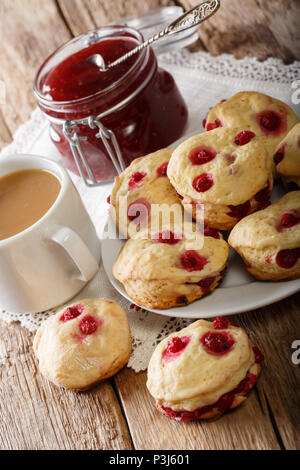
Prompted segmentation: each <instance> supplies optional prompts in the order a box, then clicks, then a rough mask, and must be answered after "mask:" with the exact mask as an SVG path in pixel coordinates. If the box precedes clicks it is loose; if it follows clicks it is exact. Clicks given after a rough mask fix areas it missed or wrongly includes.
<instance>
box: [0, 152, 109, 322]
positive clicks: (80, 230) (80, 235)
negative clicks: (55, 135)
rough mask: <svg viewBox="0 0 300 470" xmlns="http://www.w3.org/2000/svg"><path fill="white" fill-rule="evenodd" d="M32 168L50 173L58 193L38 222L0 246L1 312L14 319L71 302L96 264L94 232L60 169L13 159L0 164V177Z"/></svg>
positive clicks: (31, 158)
mask: <svg viewBox="0 0 300 470" xmlns="http://www.w3.org/2000/svg"><path fill="white" fill-rule="evenodd" d="M32 168H35V169H42V170H46V171H50V172H51V173H53V174H54V175H55V176H56V177H57V178H58V179H59V181H60V184H61V190H60V192H59V195H58V197H57V199H56V201H55V202H54V204H53V205H52V207H51V208H50V209H49V210H48V212H46V214H45V215H44V216H43V217H42V218H41V219H40V220H38V221H37V222H36V223H35V224H33V225H31V226H30V227H28V228H27V229H26V230H24V231H22V232H20V233H17V234H16V235H14V236H12V237H9V238H6V239H4V240H0V308H2V309H5V310H7V311H9V312H14V313H24V312H41V311H44V310H47V309H50V308H53V307H55V306H57V305H60V304H62V303H64V302H66V301H67V300H69V299H71V298H72V297H73V296H74V295H75V294H76V293H77V292H79V291H80V290H81V289H82V288H83V287H84V285H85V284H86V283H87V282H88V281H89V280H90V279H92V277H93V276H94V275H95V274H96V272H97V271H98V267H99V266H98V262H99V259H100V240H99V238H98V237H97V235H96V230H95V227H94V225H93V224H92V221H91V219H90V217H89V215H88V213H87V212H86V209H85V208H84V205H83V203H82V201H81V198H80V196H79V194H78V192H77V190H76V188H75V187H74V185H73V183H72V181H71V179H70V177H69V175H68V173H67V171H66V170H65V169H64V168H63V167H62V166H61V165H60V164H58V163H56V162H54V161H52V160H48V159H46V158H43V157H38V156H34V155H12V156H9V157H6V158H5V159H3V160H1V161H0V177H2V176H4V175H6V174H8V173H12V172H14V171H19V170H25V169H32ZM0 217H1V214H0Z"/></svg>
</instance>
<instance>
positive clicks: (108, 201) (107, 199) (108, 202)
mask: <svg viewBox="0 0 300 470" xmlns="http://www.w3.org/2000/svg"><path fill="white" fill-rule="evenodd" d="M106 202H107V204H110V195H109V196H107V198H106Z"/></svg>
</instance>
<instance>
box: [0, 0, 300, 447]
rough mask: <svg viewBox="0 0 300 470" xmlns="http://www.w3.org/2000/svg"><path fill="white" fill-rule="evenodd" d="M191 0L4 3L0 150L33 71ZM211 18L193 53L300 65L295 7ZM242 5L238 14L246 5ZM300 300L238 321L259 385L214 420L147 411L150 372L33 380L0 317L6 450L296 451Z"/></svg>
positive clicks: (22, 109)
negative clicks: (125, 21)
mask: <svg viewBox="0 0 300 470" xmlns="http://www.w3.org/2000/svg"><path fill="white" fill-rule="evenodd" d="M195 3H197V0H182V1H177V0H174V1H172V0H170V1H169V0H144V1H140V0H113V1H112V0H47V2H40V1H39V0H1V2H0V34H1V36H0V43H1V48H0V63H1V67H0V80H3V81H4V83H5V85H6V103H5V104H4V105H1V104H0V148H1V147H3V146H4V145H6V144H8V143H9V142H10V141H11V139H12V135H13V133H14V132H15V131H16V129H17V128H18V127H19V125H20V124H21V123H22V122H24V121H26V120H27V119H28V117H29V115H30V111H31V110H32V109H33V107H34V106H35V100H34V96H33V93H32V81H33V78H34V75H35V73H36V70H37V67H38V66H39V64H40V63H41V62H42V61H43V59H45V58H46V57H47V56H48V54H49V53H50V52H52V51H53V50H54V49H55V48H56V47H57V46H58V45H60V44H61V43H63V42H65V41H67V40H69V39H70V38H71V37H73V36H74V35H77V34H79V33H81V32H83V31H86V30H87V29H92V28H94V27H95V26H101V25H104V24H105V23H107V22H110V21H113V20H115V19H116V18H120V17H123V16H128V15H134V14H141V13H144V12H147V11H149V10H153V9H155V8H157V7H159V6H161V5H174V4H176V5H179V4H181V5H183V6H184V7H186V8H188V7H190V6H191V5H193V4H195ZM221 3H222V8H221V10H220V11H219V13H218V15H216V16H215V17H214V18H212V19H211V20H209V21H208V22H207V23H204V24H203V25H202V26H201V28H200V29H199V41H198V43H197V44H196V45H194V46H193V48H192V49H193V50H194V49H195V50H196V49H203V50H207V51H209V52H211V53H212V54H215V55H218V54H220V53H222V52H230V53H233V54H235V55H236V57H239V58H240V57H244V56H246V55H251V56H256V57H258V58H259V59H261V60H263V59H265V58H266V57H268V56H275V57H279V58H281V59H283V60H284V61H285V62H292V61H293V60H295V59H298V60H299V59H300V35H299V19H300V3H299V1H297V0H272V2H266V1H263V0H244V1H243V2H241V1H240V0H222V1H221ZM241 3H242V4H243V8H241ZM299 304H300V294H296V295H294V296H293V297H290V298H289V299H285V300H283V301H281V302H278V303H276V304H274V305H271V306H269V307H267V308H263V309H259V310H257V311H254V312H249V313H247V314H243V315H241V316H239V317H235V318H234V321H236V322H238V323H240V324H241V325H242V326H243V327H245V328H247V330H248V331H249V332H250V334H251V337H252V339H253V341H254V342H255V343H256V344H258V345H260V346H261V348H262V350H263V351H264V353H265V356H266V361H265V366H264V368H263V372H262V375H261V378H260V380H259V382H258V385H257V387H256V388H255V390H254V391H252V393H251V394H250V396H249V399H248V400H247V402H246V403H245V404H244V405H243V406H241V407H240V408H238V409H237V410H235V411H233V412H232V413H229V414H228V415H226V416H224V417H223V418H222V419H220V420H219V421H216V422H212V423H205V422H204V423H203V422H197V423H190V424H188V425H182V424H180V423H175V422H171V421H170V420H167V419H166V418H164V417H163V416H161V415H160V414H158V412H156V410H155V408H154V407H153V400H152V398H151V397H150V395H149V393H148V392H147V389H146V387H145V382H146V373H140V374H135V373H134V372H133V371H131V370H129V369H125V370H123V371H122V372H121V373H119V374H118V375H117V376H116V377H115V378H114V379H111V380H109V381H106V382H104V383H103V384H101V385H100V386H99V387H97V388H95V389H94V390H92V391H90V392H88V393H82V394H74V393H71V392H67V391H64V390H60V389H58V388H56V387H54V386H52V385H51V384H49V383H47V382H46V381H45V380H44V379H43V378H42V377H41V376H40V374H39V372H38V368H37V363H36V360H35V358H34V355H33V352H32V348H31V344H32V338H33V335H32V334H31V333H29V332H28V331H27V330H25V329H23V328H21V327H20V326H19V325H18V324H12V325H7V324H6V323H4V322H0V337H1V340H0V379H1V380H0V416H1V418H0V448H1V449H284V448H286V449H296V448H298V449H299V448H300V435H299V422H300V409H299V399H298V396H297V391H298V390H299V382H300V380H299V375H300V371H299V367H300V366H299V365H298V366H297V365H294V364H293V363H292V360H291V355H292V352H293V350H292V348H291V345H292V342H293V341H294V340H296V339H300V330H299Z"/></svg>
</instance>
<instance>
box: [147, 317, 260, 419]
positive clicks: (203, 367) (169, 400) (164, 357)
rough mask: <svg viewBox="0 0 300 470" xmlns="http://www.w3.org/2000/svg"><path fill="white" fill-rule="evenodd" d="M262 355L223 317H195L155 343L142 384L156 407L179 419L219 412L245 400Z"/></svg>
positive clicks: (256, 375) (213, 415) (254, 379)
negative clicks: (146, 378)
mask: <svg viewBox="0 0 300 470" xmlns="http://www.w3.org/2000/svg"><path fill="white" fill-rule="evenodd" d="M262 361H263V355H262V353H261V352H260V351H259V349H258V348H257V347H253V346H252V344H251V343H250V340H249V338H248V335H247V334H246V332H245V331H244V330H242V329H241V328H239V327H238V326H236V325H234V324H232V323H230V322H229V321H228V320H227V319H226V318H224V317H218V318H216V319H215V321H214V322H213V323H212V322H209V321H205V320H198V321H196V322H194V323H192V324H191V325H189V326H188V327H187V328H184V329H183V330H181V331H179V332H176V333H172V334H171V335H170V336H168V337H167V338H165V339H164V340H163V341H162V342H161V343H159V344H158V346H157V347H156V349H155V351H154V353H153V355H152V357H151V359H150V363H149V367H148V381H147V387H148V389H149V391H150V393H151V395H152V396H153V397H154V398H155V400H156V408H157V409H158V411H160V412H161V413H162V414H164V415H165V416H167V417H169V418H171V419H175V420H177V421H181V422H188V421H195V420H197V419H211V418H218V417H220V416H221V415H222V414H223V413H224V412H225V411H226V410H229V409H232V408H236V407H237V406H239V405H240V404H241V403H243V402H244V401H245V400H246V396H245V395H246V394H247V393H248V392H249V391H250V390H251V388H252V387H253V386H254V385H255V383H256V381H257V377H258V375H259V373H260V370H261V366H260V363H261V362H262Z"/></svg>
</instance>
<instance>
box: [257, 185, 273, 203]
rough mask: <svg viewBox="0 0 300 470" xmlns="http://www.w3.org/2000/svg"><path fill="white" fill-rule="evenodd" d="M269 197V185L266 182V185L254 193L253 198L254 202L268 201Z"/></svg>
mask: <svg viewBox="0 0 300 470" xmlns="http://www.w3.org/2000/svg"><path fill="white" fill-rule="evenodd" d="M269 198H270V185H269V182H268V183H267V184H266V186H265V187H264V188H263V189H261V190H260V191H258V193H256V194H255V196H254V199H255V201H256V202H266V201H269Z"/></svg>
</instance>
